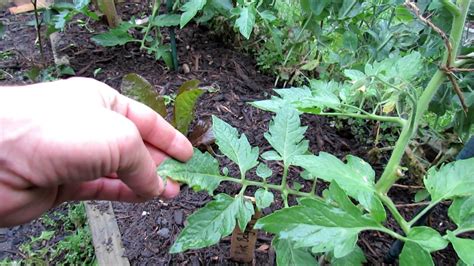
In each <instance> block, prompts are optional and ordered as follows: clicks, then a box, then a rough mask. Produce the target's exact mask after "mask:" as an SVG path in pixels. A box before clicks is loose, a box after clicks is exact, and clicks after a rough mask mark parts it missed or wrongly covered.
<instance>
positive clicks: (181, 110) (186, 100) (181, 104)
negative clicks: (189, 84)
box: [173, 89, 204, 135]
mask: <svg viewBox="0 0 474 266" xmlns="http://www.w3.org/2000/svg"><path fill="white" fill-rule="evenodd" d="M203 93H204V90H201V89H192V90H188V91H184V92H182V93H180V94H178V96H176V100H175V103H174V117H173V124H174V126H175V127H176V129H178V130H179V132H181V133H183V134H184V135H186V134H187V133H188V129H189V125H190V124H191V122H192V121H193V118H194V107H195V106H196V102H197V100H198V98H199V96H201V95H202V94H203Z"/></svg>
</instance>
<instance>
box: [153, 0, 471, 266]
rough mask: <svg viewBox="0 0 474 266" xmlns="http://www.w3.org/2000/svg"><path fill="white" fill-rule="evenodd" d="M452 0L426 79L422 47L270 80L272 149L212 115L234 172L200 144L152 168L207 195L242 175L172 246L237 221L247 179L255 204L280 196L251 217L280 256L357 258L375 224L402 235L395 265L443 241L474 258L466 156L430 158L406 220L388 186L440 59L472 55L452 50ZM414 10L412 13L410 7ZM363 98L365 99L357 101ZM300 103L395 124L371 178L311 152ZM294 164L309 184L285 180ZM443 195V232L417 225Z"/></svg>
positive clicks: (437, 81)
mask: <svg viewBox="0 0 474 266" xmlns="http://www.w3.org/2000/svg"><path fill="white" fill-rule="evenodd" d="M449 3H451V2H449ZM451 4H452V5H450V6H449V7H450V8H455V10H454V11H453V12H452V13H453V20H452V21H453V23H452V30H451V33H450V39H449V40H448V42H449V43H450V45H448V46H447V48H446V51H445V55H444V57H443V61H442V66H441V67H440V69H439V70H437V71H436V72H435V73H434V75H433V76H432V78H431V80H430V81H429V82H427V85H426V87H425V88H424V89H423V88H422V87H421V86H418V85H413V82H414V81H415V80H416V79H417V73H418V72H419V71H420V68H422V66H423V64H422V57H421V55H420V54H419V53H417V52H412V53H409V54H407V55H404V56H392V57H390V58H388V59H385V60H381V61H375V62H373V63H372V62H369V63H367V64H366V65H365V68H364V71H357V70H347V71H345V72H344V74H345V75H346V76H347V77H348V78H349V79H350V80H351V81H352V82H336V81H313V82H311V84H310V86H309V87H308V86H307V87H303V88H290V89H280V90H276V93H277V94H278V96H277V97H272V99H271V100H266V101H259V102H255V103H253V105H254V106H257V107H259V108H262V109H265V110H269V111H272V112H275V113H276V114H275V116H274V117H273V120H272V121H271V122H270V125H269V129H268V132H267V133H265V135H264V137H265V139H266V140H267V141H268V143H269V144H270V145H271V147H272V148H273V150H270V151H267V152H264V153H262V154H260V153H259V148H258V147H252V146H251V145H250V143H249V141H248V140H247V137H246V136H245V135H244V134H242V135H240V136H239V133H238V132H237V130H236V129H235V128H233V127H231V126H230V125H229V124H227V123H225V122H224V121H222V120H220V119H219V118H217V117H213V133H214V136H215V138H216V143H217V145H218V146H219V150H220V152H221V153H222V154H223V155H225V156H226V157H227V158H229V159H230V160H231V161H232V162H233V163H235V164H236V165H237V166H238V169H239V175H238V176H229V173H228V170H227V168H223V169H222V170H221V169H220V165H219V163H218V161H217V160H216V159H215V158H213V157H212V156H211V155H210V154H209V153H201V152H200V151H198V150H195V154H194V156H193V158H191V160H190V161H188V162H187V163H181V162H178V161H175V160H172V159H169V160H167V161H165V162H164V163H163V164H162V165H161V166H160V167H159V169H158V170H157V171H158V173H159V174H160V175H161V176H169V177H171V178H173V179H175V180H177V181H180V182H184V183H186V184H188V185H189V186H190V187H192V188H193V189H194V190H196V191H199V190H205V191H207V192H208V193H209V194H210V195H214V191H215V190H216V189H217V187H218V186H219V184H220V183H221V182H233V183H237V184H240V185H241V189H240V192H239V193H238V194H237V195H235V196H230V195H227V194H224V193H221V194H217V195H215V196H214V199H213V200H212V201H210V202H209V203H207V204H206V205H205V206H204V207H203V208H201V209H199V210H198V211H196V212H195V213H194V214H192V215H191V216H190V217H189V218H188V224H187V226H186V227H185V228H184V229H183V231H182V232H181V233H180V234H179V236H178V238H177V239H176V241H175V243H174V244H173V246H172V247H171V249H170V252H172V253H177V252H184V251H186V250H189V249H197V248H202V247H206V246H209V245H213V244H216V243H217V242H218V241H219V240H220V239H221V238H222V237H225V236H227V235H229V234H231V232H232V231H233V229H234V227H236V226H238V227H239V228H240V229H241V230H242V231H243V230H244V229H245V228H246V226H247V224H248V222H249V221H250V219H251V216H252V215H253V214H254V212H255V209H254V206H253V204H252V203H251V202H250V200H248V199H247V198H246V197H244V195H245V194H246V193H248V190H247V189H248V187H250V186H252V187H257V188H258V189H257V191H256V192H255V193H254V194H253V196H254V197H255V199H256V207H257V209H263V208H266V207H268V206H269V205H271V204H272V202H273V201H274V194H273V193H274V192H277V193H278V194H280V195H281V197H282V199H283V203H284V204H283V205H284V206H283V208H282V209H280V210H277V211H275V212H273V213H272V214H269V215H267V216H265V217H262V218H260V219H259V220H258V221H257V223H256V225H255V228H258V229H262V230H264V231H266V232H269V233H273V234H274V235H275V237H274V239H273V242H272V244H273V246H274V248H275V250H276V255H277V263H278V265H315V264H317V263H318V261H327V262H330V263H331V264H336V265H338V264H353V265H360V264H362V263H363V262H364V261H365V257H364V254H363V252H362V251H361V249H360V248H359V247H358V246H357V240H358V236H359V234H360V233H361V232H363V231H378V232H381V233H385V234H388V235H389V236H391V237H393V238H395V239H398V240H400V241H403V242H404V247H403V249H402V252H401V255H400V265H434V263H433V260H432V257H431V254H430V253H432V252H435V251H438V250H442V249H444V248H446V247H447V245H448V244H449V243H451V245H452V246H453V247H454V250H455V251H456V253H457V254H458V256H459V258H460V263H465V264H467V265H472V264H474V257H473V256H472V252H471V251H472V250H473V249H474V240H472V239H468V238H463V234H464V233H466V232H472V231H474V215H473V213H474V187H473V185H474V179H473V172H474V158H470V159H465V160H459V161H456V162H453V163H448V164H444V165H442V166H440V167H437V166H435V167H432V168H430V169H429V170H428V171H427V173H426V175H425V176H424V178H423V183H424V186H425V189H426V191H427V193H428V194H429V195H430V198H429V199H428V200H427V202H426V203H427V206H426V207H425V208H423V209H422V210H421V212H420V213H419V214H417V215H415V217H413V218H412V219H411V220H409V221H407V220H405V218H404V216H403V215H402V214H401V213H400V212H399V211H398V209H397V207H396V205H395V204H394V202H393V201H392V199H390V197H388V195H387V192H388V191H389V190H390V188H391V187H392V185H394V184H395V182H397V180H399V179H400V178H401V177H402V175H401V171H402V169H403V168H402V165H401V160H402V157H403V155H404V153H405V150H406V148H407V147H408V145H409V143H410V140H411V139H412V138H413V137H414V136H416V133H417V130H418V125H419V124H420V123H421V122H422V121H423V119H424V115H425V113H426V112H427V110H428V106H429V103H430V102H431V100H432V99H433V97H434V95H435V93H436V91H437V90H438V89H439V88H440V86H441V84H442V83H443V82H444V80H445V79H449V78H450V75H452V73H451V72H450V71H446V69H451V67H454V66H455V67H461V66H463V65H464V64H466V63H468V62H469V59H472V55H471V56H470V57H465V56H463V57H461V58H459V59H456V55H457V54H458V51H459V45H460V40H461V36H462V30H463V27H464V23H465V19H466V15H467V10H468V9H469V5H470V1H469V0H459V1H457V4H453V3H451ZM406 5H407V6H409V7H413V5H414V4H413V3H411V2H408V1H407V2H406ZM413 10H414V11H415V13H417V9H416V8H413ZM417 15H419V14H417ZM422 19H425V18H423V17H422ZM425 20H426V19H425ZM465 58H467V59H465ZM452 70H454V69H452ZM367 102H373V104H365V103H367ZM301 113H310V114H315V115H322V116H335V117H350V118H354V119H365V120H374V121H378V122H380V123H390V124H392V125H397V126H398V127H399V128H400V136H399V137H398V139H397V141H396V144H395V146H394V148H393V152H392V154H391V157H390V159H389V160H388V162H387V164H386V165H385V169H384V170H383V172H382V174H381V176H380V177H379V178H376V173H375V171H374V170H373V168H372V167H371V166H370V165H369V164H368V163H367V162H365V161H364V160H362V159H361V158H358V157H355V156H352V155H348V156H346V158H345V161H342V160H340V159H338V158H337V157H335V156H333V155H331V154H329V153H325V152H320V153H319V154H318V155H313V154H311V153H310V151H309V148H308V147H309V145H308V141H307V140H305V139H304V133H305V131H306V129H307V128H306V127H303V126H301V123H300V119H299V115H300V114H301ZM259 157H260V158H261V161H260V162H259ZM267 161H279V162H280V164H281V165H282V171H281V173H279V174H278V173H272V170H270V168H269V167H268V165H267V163H266V162H267ZM294 167H300V168H302V169H303V170H304V171H303V172H302V173H301V178H304V179H308V180H312V182H313V185H312V186H311V188H305V189H304V190H302V189H300V188H299V187H298V186H297V187H295V186H294V185H293V186H290V184H289V182H288V173H289V169H290V168H294ZM254 168H256V169H255V173H256V175H257V176H259V178H260V180H258V181H255V180H249V179H248V174H249V172H250V171H253V169H254ZM275 176H278V177H279V178H278V180H281V181H280V182H279V183H277V184H275V183H273V182H271V181H270V180H271V179H270V177H275ZM320 181H324V182H326V183H329V188H328V189H326V190H324V191H323V192H322V193H321V194H317V193H316V191H317V190H316V188H317V186H318V184H320ZM289 197H296V198H297V204H295V205H293V206H290V201H289ZM418 198H419V196H418ZM447 200H451V201H452V204H451V206H450V207H449V210H448V216H449V218H450V219H451V220H452V221H453V222H454V224H455V225H456V226H457V228H456V229H454V230H448V231H447V232H446V233H443V235H442V234H441V233H440V232H438V231H436V230H435V229H433V228H431V227H427V226H419V225H417V221H418V220H420V219H421V217H422V216H423V215H425V214H426V213H427V212H429V211H430V210H431V209H433V208H434V207H435V206H437V205H438V204H439V203H440V202H443V201H447ZM386 210H388V211H389V212H390V214H391V216H392V217H393V218H394V219H395V221H396V222H397V223H398V225H399V226H400V229H401V233H399V232H398V231H397V230H395V229H391V228H389V227H387V226H386V225H385V223H386V221H387V213H386Z"/></svg>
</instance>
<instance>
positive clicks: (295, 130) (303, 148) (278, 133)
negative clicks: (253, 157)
mask: <svg viewBox="0 0 474 266" xmlns="http://www.w3.org/2000/svg"><path fill="white" fill-rule="evenodd" d="M307 128H308V127H302V126H301V122H300V116H299V113H298V112H297V111H296V110H294V109H291V108H283V109H282V110H281V111H279V112H278V113H277V114H276V116H274V117H273V119H272V121H271V122H270V125H269V129H268V132H267V133H265V135H264V136H265V139H266V140H267V141H268V142H269V143H270V145H272V147H273V148H274V149H275V150H276V151H277V152H278V154H279V155H280V157H281V158H282V159H283V164H284V165H285V166H286V167H289V166H290V163H291V161H292V160H293V158H294V157H295V156H297V155H303V154H305V153H306V152H307V151H308V141H307V140H303V139H304V133H305V132H306V129H307Z"/></svg>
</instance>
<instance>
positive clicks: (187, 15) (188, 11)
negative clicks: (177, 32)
mask: <svg viewBox="0 0 474 266" xmlns="http://www.w3.org/2000/svg"><path fill="white" fill-rule="evenodd" d="M206 3H207V0H190V1H188V2H186V3H185V4H184V5H183V6H182V7H181V10H182V11H183V14H181V19H180V23H179V25H180V27H181V28H183V27H184V26H186V24H188V22H189V21H191V19H193V18H194V17H195V16H196V14H197V13H198V12H199V11H200V10H202V9H203V8H204V6H205V5H206Z"/></svg>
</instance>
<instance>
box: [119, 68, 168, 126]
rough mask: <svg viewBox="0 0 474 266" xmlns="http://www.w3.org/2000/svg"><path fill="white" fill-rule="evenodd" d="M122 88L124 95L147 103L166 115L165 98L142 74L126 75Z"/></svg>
mask: <svg viewBox="0 0 474 266" xmlns="http://www.w3.org/2000/svg"><path fill="white" fill-rule="evenodd" d="M120 90H121V91H122V93H123V94H124V95H126V96H128V97H130V98H132V99H134V100H136V101H139V102H141V103H143V104H145V105H147V106H148V107H150V108H151V109H153V110H154V111H155V112H157V113H159V114H160V115H161V116H163V117H166V115H167V111H166V105H165V100H164V99H163V98H162V97H161V96H160V95H159V94H158V93H157V92H156V91H155V89H154V88H153V85H151V84H150V83H149V82H148V81H147V80H146V79H145V78H143V77H142V76H140V75H138V74H135V73H130V74H127V75H125V76H124V77H123V79H122V84H121V86H120Z"/></svg>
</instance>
